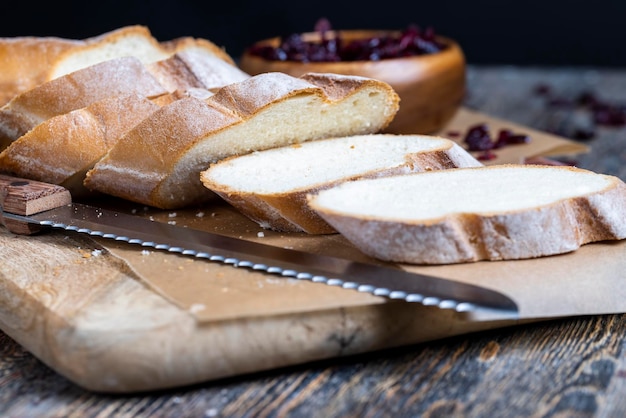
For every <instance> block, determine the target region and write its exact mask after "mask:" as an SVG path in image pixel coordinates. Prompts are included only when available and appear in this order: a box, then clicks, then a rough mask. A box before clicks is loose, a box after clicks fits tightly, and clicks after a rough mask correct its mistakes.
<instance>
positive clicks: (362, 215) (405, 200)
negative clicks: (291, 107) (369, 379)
mask: <svg viewBox="0 0 626 418" xmlns="http://www.w3.org/2000/svg"><path fill="white" fill-rule="evenodd" d="M309 204H310V205H311V207H312V208H313V209H314V210H315V211H317V212H318V214H320V215H321V216H322V217H323V218H324V219H325V220H326V221H327V222H328V223H330V224H331V225H333V226H334V227H335V228H336V229H337V230H338V231H339V232H340V233H341V234H343V235H344V236H345V237H346V238H347V239H348V240H350V241H351V242H352V243H353V244H354V245H355V246H356V247H358V248H359V249H360V250H362V251H363V252H364V253H366V254H368V255H370V256H372V257H376V258H379V259H383V260H389V261H395V262H402V263H416V264H450V263H463V262H472V261H478V260H513V259H524V258H534V257H542V256H548V255H553V254H561V253H566V252H570V251H574V250H576V249H578V248H579V247H580V246H581V245H583V244H586V243H590V242H595V241H603V240H621V239H624V238H626V184H625V183H624V182H623V181H622V180H620V179H619V178H617V177H614V176H607V175H602V174H597V173H594V172H591V171H587V170H582V169H577V168H573V167H567V166H558V167H556V166H534V165H494V166H489V167H479V168H457V169H451V170H442V171H431V172H427V173H418V174H409V175H405V176H394V177H387V178H383V179H373V180H358V181H355V182H351V183H344V184H341V185H339V186H337V187H334V188H332V189H328V190H324V191H321V192H320V193H318V194H317V195H310V197H309Z"/></svg>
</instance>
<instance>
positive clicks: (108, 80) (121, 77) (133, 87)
mask: <svg viewBox="0 0 626 418" xmlns="http://www.w3.org/2000/svg"><path fill="white" fill-rule="evenodd" d="M133 92H135V93H137V94H139V95H141V96H145V97H149V98H151V97H156V96H160V95H163V94H166V93H168V91H167V90H166V89H165V88H164V87H163V86H162V85H161V84H160V83H159V82H158V81H157V79H156V78H155V77H154V76H153V75H152V74H151V73H150V72H149V71H148V70H147V69H146V67H145V66H144V65H143V64H142V63H141V62H140V61H139V60H138V59H137V58H134V57H124V58H118V59H115V60H110V61H105V62H101V63H99V64H96V65H93V66H91V67H87V68H84V69H82V70H79V71H76V72H74V73H71V74H68V75H66V76H63V77H60V78H57V79H55V80H52V81H48V82H46V83H44V84H41V85H39V86H37V87H35V88H34V89H31V90H28V91H27V92H25V93H22V94H20V95H18V96H16V97H14V98H13V99H12V100H11V101H10V102H9V103H7V104H5V105H4V106H2V108H0V149H3V148H5V147H6V146H8V145H9V144H10V143H11V142H12V141H14V140H16V139H17V138H19V137H20V136H22V135H24V134H25V133H26V132H28V131H29V130H31V129H32V128H34V127H35V126H37V125H38V124H40V123H41V122H43V121H45V120H47V119H50V118H52V117H54V116H58V115H62V114H65V113H68V112H71V111H73V110H77V109H81V108H83V107H87V106H89V105H90V104H92V103H95V102H97V101H100V100H102V99H105V98H107V97H111V96H117V95H123V94H129V93H133Z"/></svg>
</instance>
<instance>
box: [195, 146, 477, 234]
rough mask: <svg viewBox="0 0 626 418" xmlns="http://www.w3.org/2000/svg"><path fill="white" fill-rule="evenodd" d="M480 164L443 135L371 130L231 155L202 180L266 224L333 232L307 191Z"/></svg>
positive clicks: (210, 169) (240, 209)
mask: <svg viewBox="0 0 626 418" xmlns="http://www.w3.org/2000/svg"><path fill="white" fill-rule="evenodd" d="M481 165H482V164H481V163H480V162H478V160H476V159H475V158H474V157H472V156H471V155H470V154H469V153H468V152H467V151H465V150H464V149H463V148H462V147H460V146H459V145H457V144H456V143H455V142H453V141H451V140H448V139H445V138H438V137H430V136H422V135H390V134H387V135H383V134H371V135H360V136H349V137H341V138H329V139H323V140H318V141H312V142H308V143H303V144H300V145H298V146H286V147H280V148H274V149H270V150H266V151H260V152H255V153H251V154H248V155H243V156H237V157H230V158H227V159H224V160H221V161H219V162H217V163H215V164H213V165H211V166H210V167H209V169H207V170H205V171H203V172H202V173H201V180H202V183H203V184H204V186H205V187H207V188H208V189H210V190H211V191H213V192H214V193H216V194H217V195H219V196H220V197H222V198H223V199H224V200H225V201H227V202H228V203H230V204H231V205H232V206H234V207H235V208H237V209H239V211H240V212H241V213H243V214H244V215H246V216H247V217H249V218H250V219H252V220H253V221H255V222H257V223H258V224H259V225H261V226H262V227H263V228H267V229H273V230H277V231H284V232H307V233H309V234H330V233H335V232H336V230H335V229H334V228H333V227H332V226H330V225H329V224H328V223H327V222H325V221H324V220H323V219H322V218H320V217H319V216H318V215H317V214H316V213H315V212H314V211H312V210H311V209H310V208H309V206H308V204H307V202H306V196H307V194H310V193H315V192H317V191H319V190H323V189H327V188H330V187H332V186H335V185H337V184H339V183H342V182H345V181H351V180H355V179H360V178H376V177H384V176H390V175H398V174H408V173H413V172H420V171H428V170H440V169H448V168H455V167H474V166H481Z"/></svg>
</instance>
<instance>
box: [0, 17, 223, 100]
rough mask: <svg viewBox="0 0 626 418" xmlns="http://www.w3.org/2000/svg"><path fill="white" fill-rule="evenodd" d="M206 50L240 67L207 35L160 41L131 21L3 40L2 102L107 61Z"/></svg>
mask: <svg viewBox="0 0 626 418" xmlns="http://www.w3.org/2000/svg"><path fill="white" fill-rule="evenodd" d="M188 50H195V51H202V52H203V53H205V54H211V55H214V56H215V57H217V58H220V59H222V60H224V61H225V62H227V63H229V64H231V65H235V62H234V60H233V59H232V57H231V56H230V55H228V54H227V53H226V52H225V51H224V50H223V49H222V48H220V47H218V46H217V45H215V44H214V43H212V42H211V41H209V40H206V39H202V38H192V37H181V38H176V39H172V40H168V41H163V42H159V41H158V40H157V39H156V38H154V37H153V36H152V34H151V33H150V30H149V29H148V28H147V27H145V26H141V25H131V26H125V27H122V28H118V29H114V30H112V31H109V32H106V33H103V34H100V35H97V36H94V37H90V38H86V39H81V40H79V39H64V38H59V37H37V36H23V37H6V38H0V62H2V71H0V106H2V105H4V104H6V103H8V102H9V100H11V99H12V98H13V97H15V96H17V95H18V94H21V93H24V92H26V91H28V90H31V89H33V88H35V87H37V86H39V85H40V84H43V83H45V82H47V81H50V80H53V79H55V78H58V77H61V76H64V75H66V74H69V73H72V72H75V71H77V70H80V69H83V68H86V67H90V66H92V65H94V64H97V63H100V62H102V61H109V60H112V59H115V58H122V57H126V56H133V57H135V58H137V59H138V60H139V61H140V62H142V63H143V64H150V63H153V62H156V61H162V60H164V59H166V58H168V57H170V56H172V55H174V54H176V53H178V52H180V51H188Z"/></svg>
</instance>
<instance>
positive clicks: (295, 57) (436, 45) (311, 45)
mask: <svg viewBox="0 0 626 418" xmlns="http://www.w3.org/2000/svg"><path fill="white" fill-rule="evenodd" d="M315 32H317V33H319V34H320V41H319V42H311V41H305V40H304V39H303V38H302V35H300V34H291V35H289V36H286V37H283V38H281V40H280V43H279V46H277V47H272V46H269V45H253V46H251V47H249V48H248V51H247V52H248V53H249V54H251V55H256V56H259V57H261V58H265V59H268V60H274V61H299V62H336V61H379V60H383V59H388V58H400V57H407V56H414V55H424V54H433V53H436V52H439V51H441V50H442V49H444V48H445V45H444V44H442V43H441V42H440V41H439V40H437V39H436V34H435V31H434V30H433V29H432V28H427V29H426V30H424V31H422V30H421V29H420V28H419V27H418V26H417V25H409V27H408V28H407V29H406V30H404V31H402V32H400V33H399V35H398V36H379V37H372V38H367V39H358V40H353V41H351V42H345V41H344V40H343V38H342V37H341V31H336V32H332V29H331V24H330V22H329V21H328V19H326V18H321V19H319V20H318V21H317V22H316V24H315ZM331 32H332V33H331Z"/></svg>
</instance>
